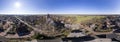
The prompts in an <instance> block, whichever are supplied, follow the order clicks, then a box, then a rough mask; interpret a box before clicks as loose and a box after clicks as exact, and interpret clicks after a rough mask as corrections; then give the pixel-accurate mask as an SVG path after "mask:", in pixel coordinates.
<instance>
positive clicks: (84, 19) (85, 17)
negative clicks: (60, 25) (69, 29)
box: [76, 16, 105, 23]
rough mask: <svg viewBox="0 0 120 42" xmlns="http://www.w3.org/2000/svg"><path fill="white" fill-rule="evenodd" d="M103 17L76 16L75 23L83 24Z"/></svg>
mask: <svg viewBox="0 0 120 42" xmlns="http://www.w3.org/2000/svg"><path fill="white" fill-rule="evenodd" d="M104 17H105V16H76V19H77V20H76V23H79V22H85V21H89V20H94V19H101V18H104Z"/></svg>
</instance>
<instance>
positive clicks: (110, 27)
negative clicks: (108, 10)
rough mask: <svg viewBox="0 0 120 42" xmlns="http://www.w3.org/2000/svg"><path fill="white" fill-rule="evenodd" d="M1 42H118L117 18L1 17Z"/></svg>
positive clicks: (71, 16) (119, 41) (67, 16)
mask: <svg viewBox="0 0 120 42" xmlns="http://www.w3.org/2000/svg"><path fill="white" fill-rule="evenodd" d="M0 38H1V39H0V42H120V16H119V15H51V14H47V15H0Z"/></svg>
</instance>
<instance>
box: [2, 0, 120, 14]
mask: <svg viewBox="0 0 120 42" xmlns="http://www.w3.org/2000/svg"><path fill="white" fill-rule="evenodd" d="M16 2H19V4H20V5H21V6H20V7H19V8H16V6H15V3H16ZM119 2H120V1H119V0H0V13H7V14H22V13H23V14H24V13H26V14H27V13H34V14H36V13H38V14H39V13H41V14H46V13H51V14H52V13H53V14H56V13H57V14H96V13H98V14H101V13H103V14H104V13H119V9H120V8H119Z"/></svg>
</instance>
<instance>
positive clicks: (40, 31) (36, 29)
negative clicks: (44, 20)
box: [15, 16, 43, 34]
mask: <svg viewBox="0 0 120 42" xmlns="http://www.w3.org/2000/svg"><path fill="white" fill-rule="evenodd" d="M15 18H16V19H18V20H19V21H20V22H21V23H24V24H25V25H27V26H28V27H30V28H32V29H33V30H34V31H37V32H39V33H40V34H42V33H43V31H42V30H40V29H38V28H35V27H33V26H31V25H29V24H28V23H27V22H25V21H23V20H21V19H20V18H18V17H17V16H15Z"/></svg>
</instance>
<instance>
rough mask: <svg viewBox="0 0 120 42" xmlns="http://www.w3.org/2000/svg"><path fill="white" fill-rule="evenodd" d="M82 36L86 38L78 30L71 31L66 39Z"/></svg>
mask: <svg viewBox="0 0 120 42" xmlns="http://www.w3.org/2000/svg"><path fill="white" fill-rule="evenodd" d="M82 36H86V35H85V33H83V32H82V31H80V30H73V31H71V33H70V34H69V35H68V36H67V37H82Z"/></svg>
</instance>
